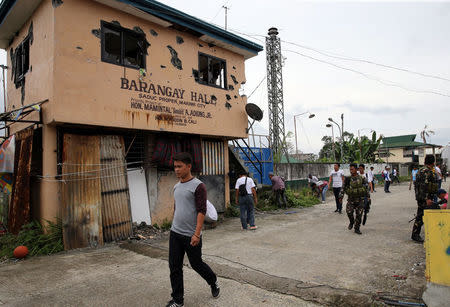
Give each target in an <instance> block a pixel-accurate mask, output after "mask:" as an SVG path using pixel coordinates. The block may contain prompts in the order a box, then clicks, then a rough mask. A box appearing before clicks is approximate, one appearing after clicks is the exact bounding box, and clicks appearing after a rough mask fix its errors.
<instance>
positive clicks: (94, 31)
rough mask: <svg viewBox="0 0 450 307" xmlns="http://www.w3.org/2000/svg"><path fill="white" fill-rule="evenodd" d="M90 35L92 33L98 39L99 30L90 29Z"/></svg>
mask: <svg viewBox="0 0 450 307" xmlns="http://www.w3.org/2000/svg"><path fill="white" fill-rule="evenodd" d="M91 33H92V34H93V35H94V36H95V37H97V38H100V35H101V31H100V29H92V31H91Z"/></svg>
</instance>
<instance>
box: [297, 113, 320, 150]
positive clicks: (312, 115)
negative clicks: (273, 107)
mask: <svg viewBox="0 0 450 307" xmlns="http://www.w3.org/2000/svg"><path fill="white" fill-rule="evenodd" d="M306 113H309V116H308V118H313V117H314V116H316V114H313V113H311V112H309V111H306V112H303V113H301V114H297V115H294V132H295V153H296V154H297V155H298V147H297V123H296V120H295V118H296V117H297V116H300V115H304V114H306Z"/></svg>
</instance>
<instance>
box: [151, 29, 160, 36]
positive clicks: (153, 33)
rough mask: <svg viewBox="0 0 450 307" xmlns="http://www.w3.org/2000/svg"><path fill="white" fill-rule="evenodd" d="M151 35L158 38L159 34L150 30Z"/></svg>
mask: <svg viewBox="0 0 450 307" xmlns="http://www.w3.org/2000/svg"><path fill="white" fill-rule="evenodd" d="M150 34H151V35H152V36H158V32H156V31H155V30H153V29H151V30H150Z"/></svg>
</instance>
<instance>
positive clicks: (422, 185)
mask: <svg viewBox="0 0 450 307" xmlns="http://www.w3.org/2000/svg"><path fill="white" fill-rule="evenodd" d="M415 190H416V191H415V192H416V200H417V214H416V221H415V222H414V226H413V230H412V239H415V238H416V239H419V238H420V237H419V235H420V230H421V229H422V225H423V210H424V209H427V199H430V200H433V199H434V198H435V197H436V193H437V190H438V183H437V178H436V173H435V169H434V167H433V168H432V169H429V168H428V167H426V166H425V167H422V168H421V169H420V170H419V172H418V173H417V175H416V189H415Z"/></svg>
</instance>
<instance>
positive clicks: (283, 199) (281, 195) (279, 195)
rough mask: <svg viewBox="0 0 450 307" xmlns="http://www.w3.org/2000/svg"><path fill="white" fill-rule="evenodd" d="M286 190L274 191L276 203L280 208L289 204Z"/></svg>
mask: <svg viewBox="0 0 450 307" xmlns="http://www.w3.org/2000/svg"><path fill="white" fill-rule="evenodd" d="M285 191H286V190H285V189H279V190H275V191H274V193H275V199H276V203H277V206H278V207H279V208H281V207H284V208H286V206H287V201H286V193H285ZM280 199H281V202H280Z"/></svg>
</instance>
